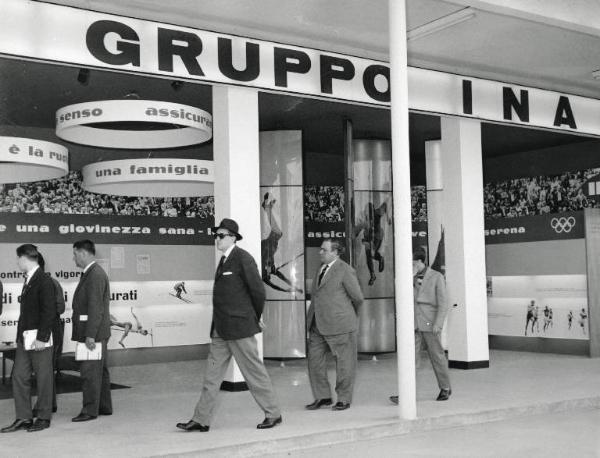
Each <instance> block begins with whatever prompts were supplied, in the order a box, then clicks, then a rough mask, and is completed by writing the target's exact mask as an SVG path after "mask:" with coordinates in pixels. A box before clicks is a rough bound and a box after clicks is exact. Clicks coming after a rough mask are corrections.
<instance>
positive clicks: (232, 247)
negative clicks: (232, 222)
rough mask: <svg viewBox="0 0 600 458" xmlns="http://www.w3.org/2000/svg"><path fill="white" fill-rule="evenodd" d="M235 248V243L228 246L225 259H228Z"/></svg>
mask: <svg viewBox="0 0 600 458" xmlns="http://www.w3.org/2000/svg"><path fill="white" fill-rule="evenodd" d="M234 248H235V243H234V244H233V245H231V246H230V247H229V248H227V250H226V251H225V253H223V256H225V259H227V258H228V257H229V255H230V254H231V252H232V251H233V249H234Z"/></svg>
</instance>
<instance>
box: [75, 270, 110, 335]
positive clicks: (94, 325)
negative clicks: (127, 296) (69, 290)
mask: <svg viewBox="0 0 600 458" xmlns="http://www.w3.org/2000/svg"><path fill="white" fill-rule="evenodd" d="M109 304H110V284H109V281H108V276H107V275H106V272H104V270H102V267H100V266H99V265H98V264H97V263H94V264H92V265H91V266H90V268H89V269H88V270H87V272H85V273H84V274H83V275H82V276H81V278H80V279H79V284H78V285H77V288H76V289H75V293H74V294H73V317H72V322H73V333H72V335H71V340H74V341H76V342H85V338H86V337H92V338H93V339H94V340H95V341H96V342H100V341H102V340H108V338H109V337H110V310H109Z"/></svg>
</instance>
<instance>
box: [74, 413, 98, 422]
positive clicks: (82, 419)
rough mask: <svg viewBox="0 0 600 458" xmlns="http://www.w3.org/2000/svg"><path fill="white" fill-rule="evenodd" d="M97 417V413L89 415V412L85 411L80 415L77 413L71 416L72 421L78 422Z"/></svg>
mask: <svg viewBox="0 0 600 458" xmlns="http://www.w3.org/2000/svg"><path fill="white" fill-rule="evenodd" d="M96 418H98V417H96V416H95V415H88V414H87V413H83V412H81V413H80V414H79V415H77V416H76V417H73V418H71V421H73V422H75V423H78V422H80V421H90V420H95V419H96Z"/></svg>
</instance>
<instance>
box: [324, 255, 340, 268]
mask: <svg viewBox="0 0 600 458" xmlns="http://www.w3.org/2000/svg"><path fill="white" fill-rule="evenodd" d="M337 260H338V258H335V259H334V260H333V261H331V262H330V263H329V264H325V266H327V268H328V269H329V268H331V266H332V265H333V263H334V262H335V261H337ZM325 266H323V269H324V268H325Z"/></svg>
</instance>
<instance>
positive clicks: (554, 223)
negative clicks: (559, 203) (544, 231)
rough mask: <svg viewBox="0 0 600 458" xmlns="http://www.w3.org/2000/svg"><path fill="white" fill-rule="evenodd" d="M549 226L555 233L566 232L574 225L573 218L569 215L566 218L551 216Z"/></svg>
mask: <svg viewBox="0 0 600 458" xmlns="http://www.w3.org/2000/svg"><path fill="white" fill-rule="evenodd" d="M550 227H552V229H554V231H555V232H556V233H557V234H560V233H562V232H564V233H565V234H568V233H569V232H571V230H572V229H573V228H574V227H575V218H574V217H572V216H569V217H568V218H565V217H564V216H561V217H560V218H552V220H551V221H550Z"/></svg>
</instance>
